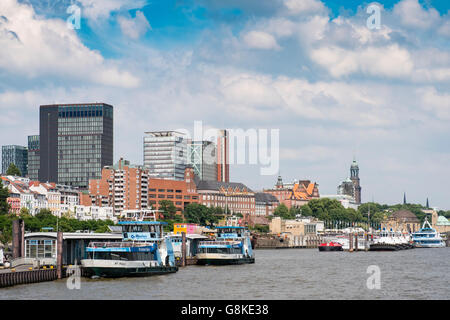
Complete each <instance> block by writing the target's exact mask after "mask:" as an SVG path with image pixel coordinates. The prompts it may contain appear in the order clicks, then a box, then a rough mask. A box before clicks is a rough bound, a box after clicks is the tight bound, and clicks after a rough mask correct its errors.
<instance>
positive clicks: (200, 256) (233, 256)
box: [196, 226, 255, 265]
mask: <svg viewBox="0 0 450 320" xmlns="http://www.w3.org/2000/svg"><path fill="white" fill-rule="evenodd" d="M196 257H197V264H200V265H229V264H244V263H255V256H254V254H253V250H252V245H251V239H250V235H249V233H248V231H247V230H246V229H245V228H244V227H231V226H227V227H217V239H216V240H213V241H200V242H199V244H198V249H197V255H196Z"/></svg>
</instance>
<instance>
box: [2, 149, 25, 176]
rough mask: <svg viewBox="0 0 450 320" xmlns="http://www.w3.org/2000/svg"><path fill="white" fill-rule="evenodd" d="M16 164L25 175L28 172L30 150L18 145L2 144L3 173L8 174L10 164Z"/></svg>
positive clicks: (22, 174)
mask: <svg viewBox="0 0 450 320" xmlns="http://www.w3.org/2000/svg"><path fill="white" fill-rule="evenodd" d="M12 163H13V164H14V165H15V166H16V167H17V168H18V169H19V170H20V173H21V176H22V177H25V176H26V175H27V173H28V150H27V148H26V147H23V146H17V145H8V146H2V174H6V171H8V168H9V166H10V164H12Z"/></svg>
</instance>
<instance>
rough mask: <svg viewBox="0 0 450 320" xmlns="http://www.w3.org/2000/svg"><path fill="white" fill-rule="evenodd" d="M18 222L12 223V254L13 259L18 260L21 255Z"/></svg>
mask: <svg viewBox="0 0 450 320" xmlns="http://www.w3.org/2000/svg"><path fill="white" fill-rule="evenodd" d="M20 230H21V227H20V220H13V222H12V247H13V248H12V254H13V259H17V258H20V255H21V253H22V248H21V244H20V239H21V236H20Z"/></svg>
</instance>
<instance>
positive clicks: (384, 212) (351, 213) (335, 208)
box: [274, 198, 450, 224]
mask: <svg viewBox="0 0 450 320" xmlns="http://www.w3.org/2000/svg"><path fill="white" fill-rule="evenodd" d="M424 209H427V208H426V207H425V206H422V205H420V204H410V203H407V204H395V205H387V204H379V203H376V202H367V203H363V204H361V205H360V206H359V207H358V209H357V210H355V209H353V208H344V206H343V205H342V204H341V203H340V202H339V201H338V200H336V199H328V198H320V199H313V200H311V201H309V202H308V203H307V204H305V205H302V206H299V207H295V206H293V207H291V208H290V209H289V208H288V207H287V206H286V205H284V204H280V205H279V206H278V207H277V208H276V209H275V211H274V216H279V217H281V218H283V219H295V217H296V216H297V215H301V216H304V217H308V216H310V217H315V218H317V219H319V220H321V221H325V222H327V221H328V222H330V221H341V222H344V223H345V222H350V223H355V222H363V223H367V222H368V221H369V219H370V222H373V223H378V224H379V223H381V221H382V220H384V219H385V218H387V217H389V216H390V215H391V214H392V213H394V212H396V211H398V210H409V211H411V212H412V213H414V214H415V215H416V216H417V218H418V219H419V220H420V221H421V222H423V221H424V220H425V217H426V215H427V214H426V213H425V212H423V211H422V210H424ZM369 212H370V217H369ZM438 214H439V215H443V216H445V217H446V218H449V217H450V211H443V210H440V211H438Z"/></svg>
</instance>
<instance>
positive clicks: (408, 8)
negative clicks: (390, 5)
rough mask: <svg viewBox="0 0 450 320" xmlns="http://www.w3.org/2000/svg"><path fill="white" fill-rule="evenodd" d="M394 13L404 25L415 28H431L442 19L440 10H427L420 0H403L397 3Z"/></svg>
mask: <svg viewBox="0 0 450 320" xmlns="http://www.w3.org/2000/svg"><path fill="white" fill-rule="evenodd" d="M393 13H394V15H395V16H397V17H398V18H399V19H400V22H401V23H402V24H403V25H404V26H406V27H411V28H414V29H429V28H431V27H433V26H435V25H437V24H438V23H439V21H440V16H439V12H438V11H437V10H436V9H434V8H430V9H428V10H425V9H424V8H423V7H422V6H421V5H420V4H419V1H418V0H403V1H401V2H399V3H397V4H396V5H395V6H394V10H393Z"/></svg>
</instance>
